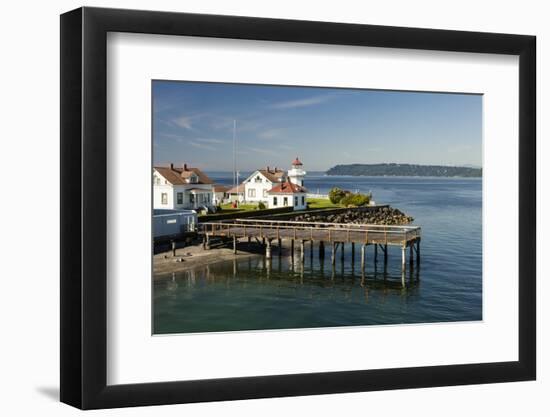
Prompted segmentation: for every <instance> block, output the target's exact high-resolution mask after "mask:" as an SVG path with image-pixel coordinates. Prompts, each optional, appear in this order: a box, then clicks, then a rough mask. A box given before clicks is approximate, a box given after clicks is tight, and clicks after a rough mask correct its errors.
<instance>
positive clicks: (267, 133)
mask: <svg viewBox="0 0 550 417" xmlns="http://www.w3.org/2000/svg"><path fill="white" fill-rule="evenodd" d="M284 131H285V129H283V128H277V129H268V130H264V131H263V132H260V133H258V137H259V138H261V139H275V138H278V137H280V136H281V135H282V133H283V132H284Z"/></svg>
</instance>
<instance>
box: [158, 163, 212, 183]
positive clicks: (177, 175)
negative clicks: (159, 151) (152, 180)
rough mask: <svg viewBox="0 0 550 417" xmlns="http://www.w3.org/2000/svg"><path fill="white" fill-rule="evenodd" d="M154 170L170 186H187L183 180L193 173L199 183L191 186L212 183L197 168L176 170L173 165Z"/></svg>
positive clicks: (186, 167)
mask: <svg viewBox="0 0 550 417" xmlns="http://www.w3.org/2000/svg"><path fill="white" fill-rule="evenodd" d="M154 169H155V170H156V171H157V172H158V173H159V174H160V175H162V176H163V177H164V178H166V180H167V181H168V182H169V183H170V184H172V185H187V184H189V183H188V182H186V181H185V179H187V178H189V177H190V176H191V174H192V173H195V175H197V177H198V178H199V181H198V182H196V183H193V184H213V183H214V182H213V181H212V180H211V179H210V178H209V177H208V175H206V174H205V173H204V172H202V171H201V170H200V169H198V168H191V167H188V166H185V168H176V167H174V166H173V165H172V166H169V167H154Z"/></svg>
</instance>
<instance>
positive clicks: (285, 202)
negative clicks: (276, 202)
mask: <svg viewBox="0 0 550 417" xmlns="http://www.w3.org/2000/svg"><path fill="white" fill-rule="evenodd" d="M283 206H288V197H283Z"/></svg>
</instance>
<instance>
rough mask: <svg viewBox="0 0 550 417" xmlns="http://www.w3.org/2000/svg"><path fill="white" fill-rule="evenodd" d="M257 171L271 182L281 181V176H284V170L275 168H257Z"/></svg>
mask: <svg viewBox="0 0 550 417" xmlns="http://www.w3.org/2000/svg"><path fill="white" fill-rule="evenodd" d="M258 171H259V172H260V173H261V174H262V175H263V176H264V177H266V178H267V179H268V180H269V181H271V182H281V180H282V178H283V177H284V176H285V171H283V170H282V169H277V168H276V169H270V170H267V169H259V170H258Z"/></svg>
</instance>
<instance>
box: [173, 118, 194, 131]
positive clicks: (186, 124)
mask: <svg viewBox="0 0 550 417" xmlns="http://www.w3.org/2000/svg"><path fill="white" fill-rule="evenodd" d="M172 121H173V122H174V123H175V124H176V125H178V126H179V127H183V128H184V129H188V130H193V125H192V123H193V117H192V116H180V117H177V118H175V119H174V120H172Z"/></svg>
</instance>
